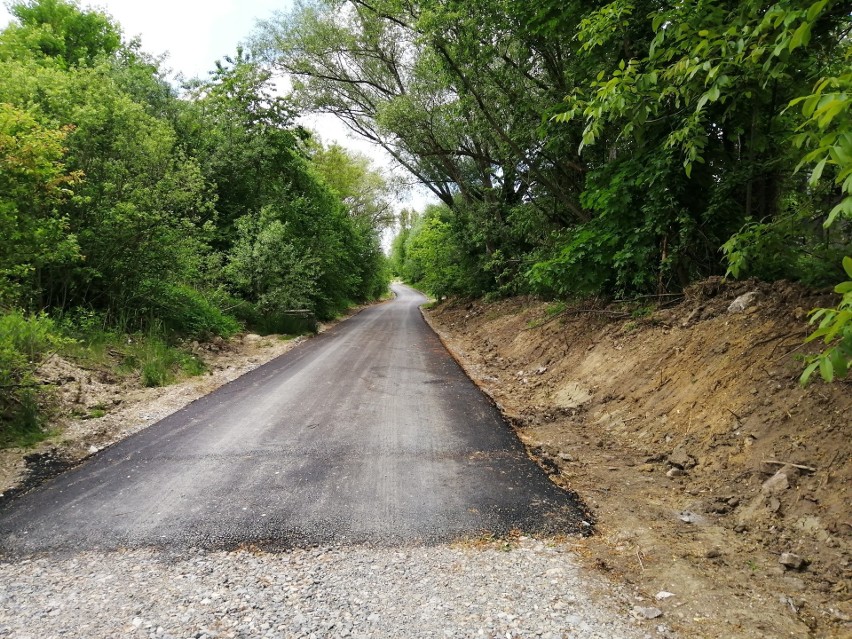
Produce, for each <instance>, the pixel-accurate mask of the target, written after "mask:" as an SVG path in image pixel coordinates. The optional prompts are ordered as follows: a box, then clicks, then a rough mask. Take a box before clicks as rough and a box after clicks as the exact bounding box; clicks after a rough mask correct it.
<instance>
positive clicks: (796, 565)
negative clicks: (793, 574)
mask: <svg viewBox="0 0 852 639" xmlns="http://www.w3.org/2000/svg"><path fill="white" fill-rule="evenodd" d="M778 563H779V564H781V565H782V566H784V567H785V568H787V569H789V570H799V569H800V568H801V567H802V566H804V565H805V560H804V559H802V558H801V557H799V555H797V554H795V553H792V552H784V553H781V556H780V557H779V558H778Z"/></svg>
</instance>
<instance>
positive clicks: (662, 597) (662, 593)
mask: <svg viewBox="0 0 852 639" xmlns="http://www.w3.org/2000/svg"><path fill="white" fill-rule="evenodd" d="M674 596H675V594H674V593H673V592H668V591H667V590H661V591H660V592H658V593H657V594H656V596H655V597H654V599H656V600H657V601H664V600H666V599H669V598H671V597H674Z"/></svg>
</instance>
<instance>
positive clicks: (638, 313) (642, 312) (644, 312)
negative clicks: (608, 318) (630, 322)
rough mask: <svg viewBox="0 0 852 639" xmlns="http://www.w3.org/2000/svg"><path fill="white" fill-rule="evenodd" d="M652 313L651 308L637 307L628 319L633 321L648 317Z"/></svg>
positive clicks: (652, 309)
mask: <svg viewBox="0 0 852 639" xmlns="http://www.w3.org/2000/svg"><path fill="white" fill-rule="evenodd" d="M653 312H654V307H653V306H637V307H636V308H634V309H633V310H632V311H631V312H630V317H632V318H633V319H640V318H642V317H648V316H649V315H651V314H652V313H653Z"/></svg>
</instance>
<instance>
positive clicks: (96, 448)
mask: <svg viewBox="0 0 852 639" xmlns="http://www.w3.org/2000/svg"><path fill="white" fill-rule="evenodd" d="M99 450H100V449H99V448H98V447H97V446H95V445H94V444H92V445H91V446H89V454H90V455H94V454H95V453H96V452H98V451H99Z"/></svg>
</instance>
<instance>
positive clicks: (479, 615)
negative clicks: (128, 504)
mask: <svg viewBox="0 0 852 639" xmlns="http://www.w3.org/2000/svg"><path fill="white" fill-rule="evenodd" d="M507 548H508V549H507ZM0 579H2V583H3V587H2V591H0V592H2V594H0V637H16V638H17V639H26V638H32V639H50V638H52V637H86V638H87V639H98V638H100V637H119V636H120V637H130V638H133V637H140V638H143V637H145V638H148V637H150V638H157V639H170V638H172V639H177V638H179V637H180V638H183V637H193V638H198V639H204V638H206V639H212V638H213V637H217V638H220V639H224V638H226V637H276V638H282V639H289V638H310V637H313V638H323V639H325V638H329V639H332V638H338V637H339V638H344V637H351V638H353V639H354V638H359V637H363V638H368V637H369V638H370V639H381V638H387V639H398V638H405V639H416V638H424V639H425V638H441V639H447V638H452V637H458V638H475V637H488V638H497V637H500V638H501V639H504V638H517V639H521V638H529V639H532V638H534V637H535V638H540V639H563V638H564V637H570V638H571V639H645V638H647V637H654V638H656V637H670V636H671V635H670V634H669V632H668V630H667V628H666V626H665V625H663V626H660V627H659V628H662V630H660V629H658V628H657V627H656V626H652V625H650V624H649V623H648V621H647V620H648V619H656V618H658V617H660V615H661V614H662V612H661V611H659V609H656V608H654V609H650V608H649V609H648V611H646V614H643V615H641V619H635V618H633V616H632V615H631V614H630V606H629V603H628V602H629V598H628V596H627V593H626V592H625V591H624V590H623V589H618V588H616V587H614V586H612V585H611V584H610V583H608V582H606V581H605V580H602V579H600V578H598V577H595V576H594V575H592V574H590V573H589V572H587V571H584V570H581V569H579V568H578V566H577V561H576V555H575V554H574V553H573V552H572V549H571V546H570V545H569V544H567V543H544V542H542V541H536V540H532V539H525V538H521V539H520V540H517V541H515V542H513V543H512V545H511V547H507V546H505V545H501V546H499V547H485V548H479V547H475V545H474V546H470V545H455V546H438V547H416V548H398V549H373V548H366V547H350V548H346V547H335V548H314V549H307V550H304V549H303V550H292V551H290V552H286V553H283V554H267V553H257V552H251V551H250V550H242V551H236V552H227V553H224V552H222V553H205V552H197V553H190V554H188V555H186V556H182V557H168V556H163V555H159V554H156V553H153V552H149V551H127V552H119V553H112V554H108V555H100V554H95V553H86V554H80V555H74V556H70V557H60V558H57V557H36V558H33V559H31V560H26V561H20V562H12V563H6V564H0ZM654 610H656V611H657V612H653V611H654Z"/></svg>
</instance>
